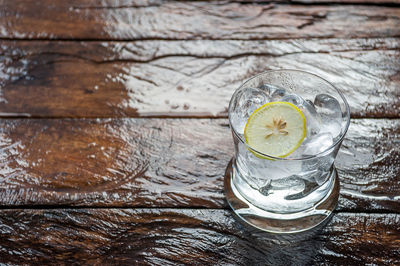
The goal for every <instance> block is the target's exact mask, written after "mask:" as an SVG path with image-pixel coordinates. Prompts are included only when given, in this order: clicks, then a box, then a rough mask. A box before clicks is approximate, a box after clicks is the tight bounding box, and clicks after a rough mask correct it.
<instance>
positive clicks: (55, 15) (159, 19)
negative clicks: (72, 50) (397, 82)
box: [0, 0, 400, 40]
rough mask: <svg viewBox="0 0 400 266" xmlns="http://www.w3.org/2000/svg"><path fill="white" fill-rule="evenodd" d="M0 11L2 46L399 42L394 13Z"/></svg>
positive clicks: (368, 9) (188, 7)
mask: <svg viewBox="0 0 400 266" xmlns="http://www.w3.org/2000/svg"><path fill="white" fill-rule="evenodd" d="M0 4H1V6H0V10H1V11H0V25H1V26H0V37H1V38H17V39H102V40H106V39H107V40H137V39H185V40H188V39H244V40H248V39H291V38H312V37H318V38H331V37H343V38H356V37H394V36H397V37H398V36H399V35H400V28H399V27H398V25H399V22H400V8H399V7H383V6H361V5H346V6H343V5H338V6H336V5H319V6H318V5H311V6H307V5H288V4H254V3H229V2H227V3H223V4H221V3H220V2H214V1H212V2H208V1H204V2H197V1H196V2H186V1H185V2H168V1H162V2H161V1H160V2H157V1H141V2H138V3H136V4H135V3H133V4H132V3H129V4H128V3H126V1H115V2H114V3H112V4H111V1H94V2H89V1H78V0H74V1H57V3H56V4H55V3H54V1H51V0H46V1H40V2H26V1H22V0H19V1H11V0H9V1H7V0H6V1H2V2H1V3H0ZM355 25H357V26H355Z"/></svg>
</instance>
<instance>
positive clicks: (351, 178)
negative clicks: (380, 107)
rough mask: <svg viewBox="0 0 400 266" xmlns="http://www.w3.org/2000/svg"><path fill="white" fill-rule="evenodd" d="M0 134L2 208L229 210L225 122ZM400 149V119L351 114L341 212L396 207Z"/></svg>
mask: <svg viewBox="0 0 400 266" xmlns="http://www.w3.org/2000/svg"><path fill="white" fill-rule="evenodd" d="M0 132H1V138H0V141H1V142H0V143H1V146H0V148H1V149H2V155H1V156H2V157H1V163H2V167H3V171H2V172H0V178H1V179H0V180H1V181H0V203H1V204H2V205H4V206H18V205H31V206H36V205H73V206H99V207H105V206H109V207H196V208H227V205H226V203H225V201H224V194H223V176H224V172H225V168H226V165H227V164H228V162H229V160H230V158H231V157H232V154H233V153H234V150H233V144H232V143H233V140H232V137H231V133H230V129H229V124H228V120H227V119H14V120H13V119H7V120H3V121H2V122H1V123H0ZM211 132H212V133H211ZM210 134H212V137H211V135H210ZM398 145H400V120H397V119H396V120H387V119H355V120H352V123H351V125H350V128H349V132H348V133H347V137H346V139H345V140H344V142H343V145H342V148H341V150H340V152H339V155H338V158H337V160H336V166H337V168H338V171H339V175H340V178H341V197H340V203H339V207H338V209H339V210H345V211H361V212H370V211H389V212H398V210H400V195H399V192H400V163H399V162H400V150H399V149H398Z"/></svg>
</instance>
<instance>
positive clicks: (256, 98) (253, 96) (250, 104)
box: [231, 88, 269, 134]
mask: <svg viewBox="0 0 400 266" xmlns="http://www.w3.org/2000/svg"><path fill="white" fill-rule="evenodd" d="M267 102H269V95H268V94H267V93H266V92H265V91H263V90H260V89H258V88H246V89H243V90H242V91H240V92H239V93H238V95H237V100H236V102H235V105H234V107H233V112H232V113H231V116H232V126H233V127H234V128H235V130H236V131H237V132H238V133H239V134H242V133H243V132H244V127H245V125H246V122H247V119H248V118H249V117H250V115H251V114H252V113H253V112H254V110H256V109H257V108H258V107H260V106H261V105H263V104H265V103H267Z"/></svg>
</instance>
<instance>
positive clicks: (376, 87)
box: [0, 38, 400, 117]
mask: <svg viewBox="0 0 400 266" xmlns="http://www.w3.org/2000/svg"><path fill="white" fill-rule="evenodd" d="M0 54H1V56H2V60H1V63H0V115H1V116H3V117H4V116H8V117H10V116H34V117H127V116H128V117H137V116H146V117H148V116H153V117H154V116H157V117H159V116H161V117H165V116H168V117H187V116H189V117H226V116H227V113H226V110H227V107H228V103H229V100H230V97H231V95H232V93H233V91H234V90H235V89H236V88H237V87H238V86H239V85H240V84H242V83H243V82H244V81H245V80H246V79H248V78H249V77H251V76H253V75H255V74H257V73H260V72H263V71H267V70H270V69H279V68H291V69H302V70H306V71H310V72H313V73H316V74H318V75H320V76H322V77H324V78H326V79H327V80H329V81H331V82H332V83H334V84H335V85H336V86H337V87H338V88H340V89H341V90H342V91H343V92H344V94H345V96H346V98H347V99H348V101H349V103H350V106H351V113H352V116H353V117H399V116H400V90H399V88H400V39H399V38H384V39H379V38H375V39H373V38H371V39H351V40H344V39H329V40H319V39H312V40H283V41H281V40H271V41H207V40H198V41H137V42H52V41H37V42H36V41H35V42H31V41H28V42H24V41H1V42H0Z"/></svg>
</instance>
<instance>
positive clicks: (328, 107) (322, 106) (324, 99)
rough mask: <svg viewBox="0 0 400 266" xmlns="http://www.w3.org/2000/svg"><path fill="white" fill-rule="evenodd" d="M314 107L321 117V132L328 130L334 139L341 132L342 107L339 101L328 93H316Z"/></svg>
mask: <svg viewBox="0 0 400 266" xmlns="http://www.w3.org/2000/svg"><path fill="white" fill-rule="evenodd" d="M314 105H315V108H316V110H317V112H318V114H319V115H320V116H321V119H322V126H321V131H322V132H329V133H331V135H332V136H333V138H334V139H335V138H336V137H337V136H339V135H340V133H341V128H342V127H341V122H342V109H341V108H340V103H339V102H338V100H336V99H335V98H334V97H332V96H330V95H328V94H318V95H317V96H316V97H315V100H314Z"/></svg>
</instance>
